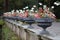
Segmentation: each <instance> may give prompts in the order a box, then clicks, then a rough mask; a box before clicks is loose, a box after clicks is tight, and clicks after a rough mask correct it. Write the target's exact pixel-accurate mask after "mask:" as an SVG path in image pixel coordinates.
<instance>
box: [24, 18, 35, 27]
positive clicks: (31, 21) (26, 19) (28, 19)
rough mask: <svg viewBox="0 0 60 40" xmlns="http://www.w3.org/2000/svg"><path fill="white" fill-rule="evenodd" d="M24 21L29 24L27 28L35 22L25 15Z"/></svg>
mask: <svg viewBox="0 0 60 40" xmlns="http://www.w3.org/2000/svg"><path fill="white" fill-rule="evenodd" d="M24 21H25V22H26V23H27V24H29V27H28V28H33V27H32V26H31V25H32V24H33V23H34V22H35V21H34V19H32V18H30V17H27V18H24Z"/></svg>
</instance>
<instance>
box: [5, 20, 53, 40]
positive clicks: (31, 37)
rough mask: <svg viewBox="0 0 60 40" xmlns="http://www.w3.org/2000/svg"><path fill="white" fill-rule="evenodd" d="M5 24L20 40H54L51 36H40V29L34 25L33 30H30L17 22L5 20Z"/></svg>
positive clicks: (25, 25)
mask: <svg viewBox="0 0 60 40" xmlns="http://www.w3.org/2000/svg"><path fill="white" fill-rule="evenodd" d="M5 23H6V25H7V26H8V27H9V28H10V29H11V30H12V31H13V32H15V34H17V35H18V36H19V37H20V39H21V40H54V39H53V37H51V36H47V35H41V34H40V32H41V30H42V29H41V28H40V27H38V26H37V25H36V24H33V25H32V26H34V28H32V29H31V28H28V26H29V25H28V24H22V23H21V22H20V21H17V20H10V19H5ZM35 26H36V27H35Z"/></svg>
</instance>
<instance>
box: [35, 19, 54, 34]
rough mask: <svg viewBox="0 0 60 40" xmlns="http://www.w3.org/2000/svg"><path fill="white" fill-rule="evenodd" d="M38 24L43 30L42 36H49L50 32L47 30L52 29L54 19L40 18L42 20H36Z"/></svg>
mask: <svg viewBox="0 0 60 40" xmlns="http://www.w3.org/2000/svg"><path fill="white" fill-rule="evenodd" d="M35 21H36V22H37V25H38V26H39V27H42V28H43V31H42V32H41V33H40V34H47V35H48V34H49V32H48V31H46V28H48V27H50V26H51V25H52V22H53V19H52V18H40V19H35Z"/></svg>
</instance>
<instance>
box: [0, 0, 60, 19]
mask: <svg viewBox="0 0 60 40" xmlns="http://www.w3.org/2000/svg"><path fill="white" fill-rule="evenodd" d="M56 1H60V0H0V15H1V14H2V13H3V12H7V11H11V10H13V9H15V10H16V9H22V8H24V7H25V6H29V8H31V7H32V6H33V5H37V7H39V5H38V3H39V2H41V3H43V4H44V5H47V6H48V7H51V6H55V8H54V9H53V10H54V13H55V15H56V16H57V18H60V16H59V15H60V5H59V6H56V5H54V2H56Z"/></svg>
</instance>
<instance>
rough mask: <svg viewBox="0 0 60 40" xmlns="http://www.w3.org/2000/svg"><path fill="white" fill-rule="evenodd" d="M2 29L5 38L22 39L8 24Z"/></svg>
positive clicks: (8, 39) (10, 39)
mask: <svg viewBox="0 0 60 40" xmlns="http://www.w3.org/2000/svg"><path fill="white" fill-rule="evenodd" d="M2 31H3V40H20V38H19V37H18V36H17V35H16V34H15V33H14V32H13V31H12V30H10V29H9V28H8V27H6V26H4V27H3V29H2Z"/></svg>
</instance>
